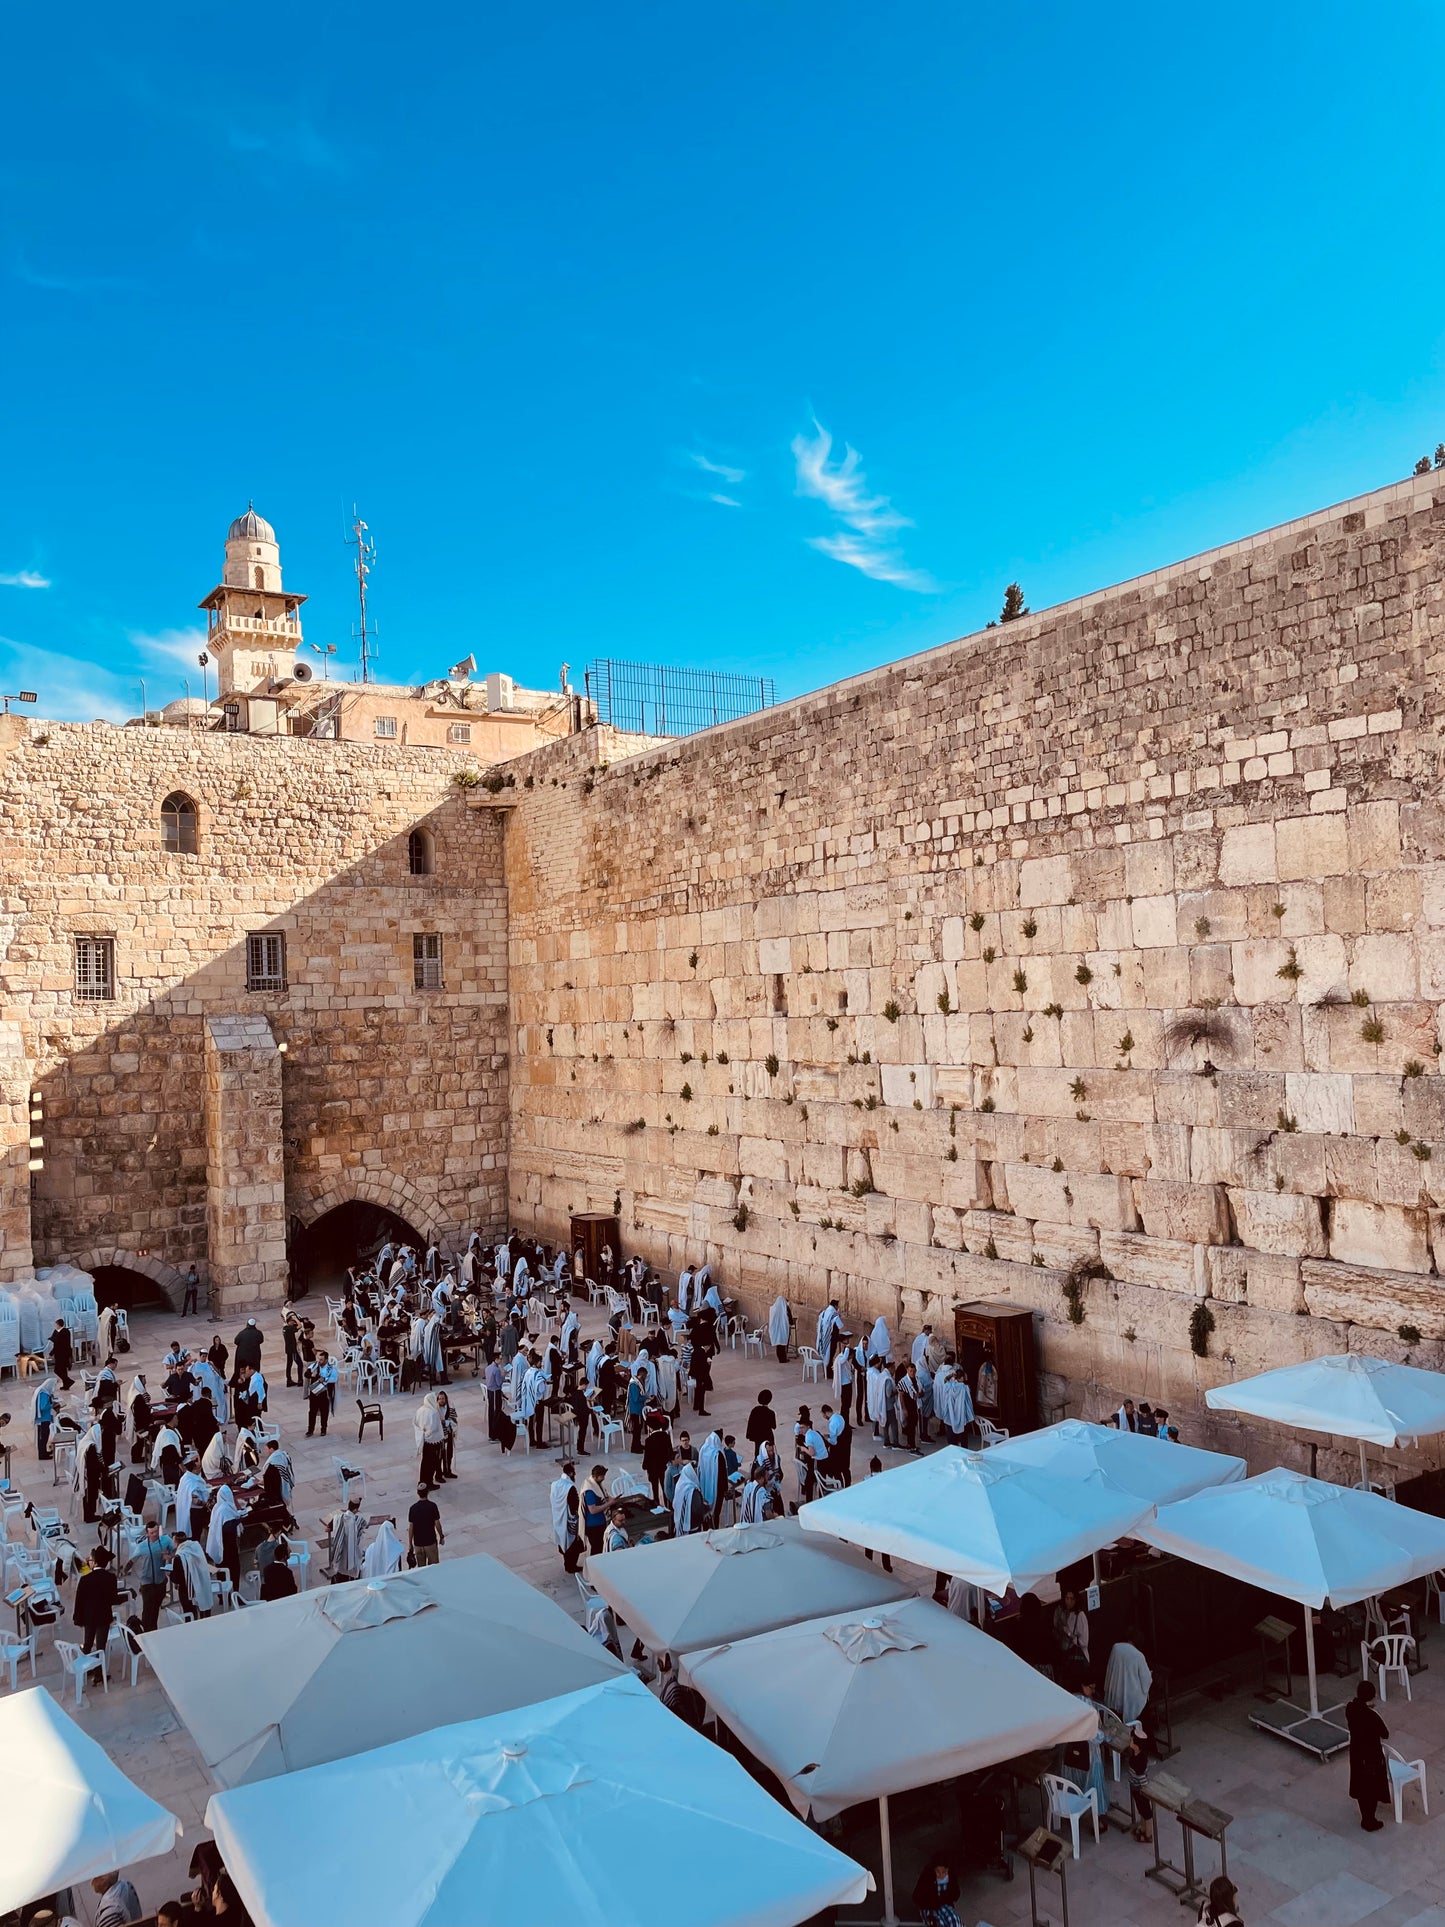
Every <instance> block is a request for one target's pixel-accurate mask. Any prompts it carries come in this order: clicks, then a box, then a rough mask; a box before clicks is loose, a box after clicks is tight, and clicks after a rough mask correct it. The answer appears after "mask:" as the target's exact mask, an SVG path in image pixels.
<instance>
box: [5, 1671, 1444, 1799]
mask: <svg viewBox="0 0 1445 1927" xmlns="http://www.w3.org/2000/svg"><path fill="white" fill-rule="evenodd" d="M31 1671H32V1672H33V1671H34V1665H33V1662H32V1666H31ZM1385 1765H1386V1767H1387V1768H1388V1769H1389V1774H1390V1798H1391V1799H1392V1800H1393V1801H1394V1802H1395V1825H1396V1826H1397V1827H1399V1826H1403V1825H1404V1823H1405V1816H1404V1811H1403V1808H1404V1801H1405V1789H1406V1787H1407V1786H1417V1787H1419V1789H1420V1805H1421V1806H1422V1807H1423V1808H1424V1809H1425V1812H1426V1813H1427V1814H1428V1813H1429V1811H1430V1795H1429V1793H1428V1791H1427V1790H1426V1784H1425V1762H1424V1761H1423V1760H1407V1759H1406V1758H1405V1756H1404V1754H1403V1753H1397V1752H1396V1751H1395V1749H1394V1747H1393V1746H1387V1747H1386V1748H1385Z"/></svg>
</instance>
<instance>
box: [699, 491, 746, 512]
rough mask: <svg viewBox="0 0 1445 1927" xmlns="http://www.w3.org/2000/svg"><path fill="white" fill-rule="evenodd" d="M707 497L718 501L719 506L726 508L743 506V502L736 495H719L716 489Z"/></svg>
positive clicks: (711, 500) (712, 500)
mask: <svg viewBox="0 0 1445 1927" xmlns="http://www.w3.org/2000/svg"><path fill="white" fill-rule="evenodd" d="M707 499H708V500H709V501H710V502H716V503H717V504H718V505H719V507H721V508H725V509H740V508H741V507H742V503H741V502H740V501H739V500H738V498H737V497H736V496H735V495H719V494H718V493H717V492H716V490H714V492H713V493H712V494H711V495H709V496H708V498H707Z"/></svg>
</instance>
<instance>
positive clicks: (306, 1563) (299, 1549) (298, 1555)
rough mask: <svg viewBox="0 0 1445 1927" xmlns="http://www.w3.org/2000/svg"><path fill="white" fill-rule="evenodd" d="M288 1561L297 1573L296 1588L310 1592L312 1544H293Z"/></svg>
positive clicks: (299, 1590)
mask: <svg viewBox="0 0 1445 1927" xmlns="http://www.w3.org/2000/svg"><path fill="white" fill-rule="evenodd" d="M286 1563H287V1565H288V1566H289V1567H290V1568H291V1570H292V1572H294V1573H295V1575H296V1588H297V1590H298V1592H310V1590H311V1548H310V1546H303V1545H295V1544H293V1545H292V1548H291V1556H290V1558H289V1559H288V1560H287V1561H286Z"/></svg>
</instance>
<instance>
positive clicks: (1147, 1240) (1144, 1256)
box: [1099, 1231, 1205, 1298]
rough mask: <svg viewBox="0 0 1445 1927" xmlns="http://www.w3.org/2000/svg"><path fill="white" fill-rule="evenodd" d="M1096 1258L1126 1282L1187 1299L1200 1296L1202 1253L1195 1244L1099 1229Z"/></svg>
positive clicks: (1202, 1289)
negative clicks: (1174, 1293)
mask: <svg viewBox="0 0 1445 1927" xmlns="http://www.w3.org/2000/svg"><path fill="white" fill-rule="evenodd" d="M1099 1257H1100V1259H1101V1260H1102V1261H1103V1263H1104V1264H1106V1265H1107V1266H1108V1268H1109V1272H1110V1275H1111V1276H1112V1277H1115V1278H1119V1279H1122V1280H1123V1281H1124V1282H1125V1283H1126V1284H1130V1285H1147V1286H1150V1287H1151V1288H1152V1289H1153V1290H1155V1291H1172V1292H1177V1293H1180V1294H1182V1295H1184V1296H1187V1297H1191V1298H1200V1297H1203V1295H1204V1286H1205V1277H1204V1253H1203V1250H1202V1248H1201V1247H1200V1246H1198V1245H1194V1244H1186V1243H1184V1242H1183V1241H1182V1240H1180V1239H1172V1238H1151V1237H1146V1236H1144V1235H1142V1234H1138V1233H1132V1232H1128V1231H1101V1232H1100V1233H1099Z"/></svg>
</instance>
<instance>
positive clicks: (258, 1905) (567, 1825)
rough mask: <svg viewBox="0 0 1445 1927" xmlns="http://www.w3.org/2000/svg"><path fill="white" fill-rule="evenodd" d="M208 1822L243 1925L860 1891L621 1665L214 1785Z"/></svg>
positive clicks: (739, 1910)
mask: <svg viewBox="0 0 1445 1927" xmlns="http://www.w3.org/2000/svg"><path fill="white" fill-rule="evenodd" d="M206 1824H207V1825H208V1826H209V1827H210V1828H211V1829H212V1831H213V1832H214V1834H215V1836H216V1844H217V1846H218V1847H219V1848H220V1851H221V1857H222V1859H223V1860H224V1861H225V1863H226V1867H227V1870H228V1871H229V1873H230V1875H231V1878H232V1879H233V1880H234V1881H235V1882H236V1885H237V1886H238V1887H239V1889H240V1891H241V1898H242V1899H243V1901H244V1902H245V1904H246V1906H247V1908H248V1909H249V1910H250V1913H251V1917H252V1919H253V1920H254V1921H255V1922H256V1927H355V1923H356V1922H358V1921H377V1922H383V1921H384V1922H385V1923H386V1927H480V1924H481V1923H482V1922H484V1921H486V1922H493V1921H505V1922H506V1923H507V1927H562V1923H565V1924H566V1927H796V1923H797V1922H799V1921H804V1920H808V1919H810V1918H811V1917H812V1916H813V1915H814V1914H817V1913H821V1912H823V1911H824V1910H825V1909H827V1908H831V1907H837V1906H843V1905H848V1904H853V1903H856V1902H858V1901H860V1900H862V1899H863V1897H864V1895H865V1894H866V1893H867V1891H868V1888H869V1886H870V1885H871V1881H870V1878H869V1875H868V1873H867V1871H866V1870H865V1869H864V1868H862V1867H860V1866H858V1865H857V1863H856V1862H854V1861H852V1860H849V1859H847V1858H846V1857H845V1856H844V1855H843V1854H841V1853H839V1852H838V1851H837V1849H836V1848H834V1847H830V1846H829V1845H828V1843H827V1842H826V1841H825V1840H822V1839H819V1838H818V1836H817V1835H816V1834H813V1833H810V1832H809V1830H808V1829H807V1828H806V1827H805V1826H804V1825H803V1823H802V1822H801V1821H800V1820H796V1819H794V1817H793V1815H792V1814H791V1813H789V1812H788V1811H787V1809H786V1808H785V1807H782V1806H779V1804H778V1803H777V1801H776V1800H773V1799H771V1798H769V1796H768V1795H767V1794H766V1793H764V1792H763V1790H762V1788H761V1787H760V1786H758V1785H757V1783H756V1782H755V1781H754V1780H752V1779H751V1778H750V1777H749V1775H748V1774H747V1773H746V1772H744V1770H743V1768H742V1767H741V1766H740V1765H739V1764H738V1762H737V1761H736V1760H734V1759H731V1758H729V1756H728V1755H727V1754H726V1753H724V1752H722V1751H721V1750H720V1749H719V1748H718V1747H715V1746H714V1745H713V1744H712V1743H711V1741H709V1740H705V1739H704V1738H703V1737H702V1735H701V1734H700V1733H695V1732H693V1730H692V1729H691V1727H689V1726H686V1725H684V1724H683V1722H682V1721H681V1720H678V1719H674V1718H673V1716H672V1714H671V1713H669V1712H667V1711H666V1710H665V1708H663V1707H662V1706H660V1705H659V1704H658V1702H657V1701H656V1700H655V1699H654V1698H653V1697H652V1695H651V1694H650V1693H649V1692H648V1691H647V1688H646V1687H645V1686H643V1685H642V1683H641V1682H640V1681H639V1680H637V1679H635V1678H633V1677H632V1676H631V1675H625V1676H624V1677H622V1678H620V1679H615V1680H609V1681H608V1682H607V1683H606V1684H605V1685H602V1686H593V1687H589V1688H588V1689H586V1690H585V1691H583V1692H580V1693H568V1694H565V1695H563V1696H562V1697H561V1698H558V1699H551V1700H544V1701H543V1702H542V1703H541V1704H540V1705H537V1706H525V1707H520V1708H518V1709H516V1710H515V1711H513V1712H510V1713H495V1714H493V1715H492V1716H491V1717H490V1718H488V1719H484V1720H469V1721H467V1722H466V1723H465V1724H463V1725H459V1726H443V1727H439V1728H437V1729H435V1730H434V1731H432V1732H429V1733H420V1734H418V1735H417V1736H416V1737H415V1738H413V1739H409V1740H402V1741H400V1742H399V1743H398V1744H397V1745H395V1746H385V1747H380V1748H378V1749H377V1750H376V1751H375V1752H373V1753H363V1754H360V1755H358V1756H357V1757H356V1758H355V1759H349V1760H337V1761H334V1762H333V1763H332V1764H331V1765H329V1766H320V1767H313V1768H311V1769H310V1770H309V1771H307V1772H304V1773H292V1774H288V1775H287V1776H286V1777H285V1778H284V1779H277V1780H267V1781H264V1782H262V1783H260V1784H258V1785H255V1786H247V1787H237V1788H236V1789H234V1790H233V1791H232V1792H229V1793H219V1794H217V1795H216V1796H215V1797H214V1798H213V1799H212V1801H211V1803H210V1805H209V1807H208V1808H207V1809H206ZM342 1841H353V1842H355V1843H357V1846H358V1848H359V1851H357V1852H355V1853H338V1852H337V1851H336V1850H335V1849H336V1845H337V1843H338V1842H342Z"/></svg>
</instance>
